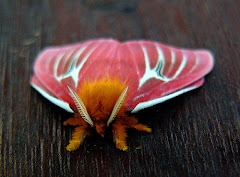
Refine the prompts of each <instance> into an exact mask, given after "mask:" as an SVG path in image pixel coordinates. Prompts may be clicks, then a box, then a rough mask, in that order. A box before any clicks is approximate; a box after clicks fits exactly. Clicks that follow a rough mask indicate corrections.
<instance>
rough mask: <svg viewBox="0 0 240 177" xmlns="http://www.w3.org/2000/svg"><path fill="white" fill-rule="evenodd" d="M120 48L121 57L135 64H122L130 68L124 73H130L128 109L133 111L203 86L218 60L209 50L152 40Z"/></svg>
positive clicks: (123, 68) (133, 42)
mask: <svg viewBox="0 0 240 177" xmlns="http://www.w3.org/2000/svg"><path fill="white" fill-rule="evenodd" d="M118 52H119V59H122V60H124V61H125V62H126V63H127V64H128V65H129V66H131V67H127V66H122V70H127V71H128V72H127V71H124V72H123V73H128V81H129V83H130V85H129V97H128V98H127V99H128V100H127V109H128V110H132V112H137V111H139V110H141V109H144V108H147V107H150V106H153V105H155V104H158V103H161V102H163V101H165V100H168V99H171V98H173V97H175V96H178V95H180V94H182V93H185V92H187V91H190V90H192V89H195V88H197V87H199V86H201V85H202V84H203V77H204V76H205V75H206V74H207V73H209V72H210V71H211V69H212V67H213V62H214V60H213V55H212V53H211V52H209V51H207V50H188V49H179V48H175V47H170V46H166V45H163V44H160V43H156V42H148V41H130V42H126V43H122V44H121V45H120V47H119V50H118ZM122 63H124V62H122ZM122 65H124V64H122Z"/></svg>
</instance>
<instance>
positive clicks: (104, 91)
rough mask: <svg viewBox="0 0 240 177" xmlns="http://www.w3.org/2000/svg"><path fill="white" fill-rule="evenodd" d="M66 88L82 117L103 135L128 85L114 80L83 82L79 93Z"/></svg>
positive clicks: (121, 101)
mask: <svg viewBox="0 0 240 177" xmlns="http://www.w3.org/2000/svg"><path fill="white" fill-rule="evenodd" d="M68 89H69V91H70V93H71V97H72V98H73V100H74V103H75V105H76V107H77V109H78V112H79V114H80V115H81V117H82V119H84V120H85V121H86V122H87V123H88V124H89V125H90V126H91V127H93V128H95V129H96V131H97V133H98V134H100V135H101V136H102V137H103V136H104V133H105V130H106V127H108V126H110V124H111V123H112V121H113V120H114V119H115V117H116V116H117V114H118V113H119V111H120V109H121V108H122V106H123V104H124V99H125V97H126V94H127V90H128V87H126V86H125V85H123V84H121V83H120V82H117V81H115V80H114V81H110V82H108V81H107V82H105V81H99V82H95V83H93V84H89V83H88V84H85V85H84V86H83V89H82V91H81V92H80V94H79V93H76V92H75V91H74V90H73V89H71V88H70V87H68ZM80 96H81V98H82V99H81V98H80Z"/></svg>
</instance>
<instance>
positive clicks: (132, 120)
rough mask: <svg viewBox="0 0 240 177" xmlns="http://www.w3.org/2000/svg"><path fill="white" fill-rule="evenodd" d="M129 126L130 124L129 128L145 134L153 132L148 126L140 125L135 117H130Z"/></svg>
mask: <svg viewBox="0 0 240 177" xmlns="http://www.w3.org/2000/svg"><path fill="white" fill-rule="evenodd" d="M127 124H128V128H134V129H136V130H138V131H145V132H151V131H152V129H151V128H149V127H148V126H146V125H143V124H139V123H138V120H137V119H136V118H134V117H128V121H127Z"/></svg>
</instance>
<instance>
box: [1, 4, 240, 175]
mask: <svg viewBox="0 0 240 177" xmlns="http://www.w3.org/2000/svg"><path fill="white" fill-rule="evenodd" d="M126 4H128V3H126ZM126 4H125V5H126ZM111 8H112V9H111ZM111 8H103V7H95V6H91V8H89V7H86V6H83V5H82V4H81V2H80V1H79V0H72V1H66V0H39V1H36V0H35V1H34V0H21V1H9V0H1V2H0V25H1V26H0V27H1V29H0V30H1V31H0V50H1V51H0V88H1V91H0V104H1V108H0V176H239V175H240V137H239V135H240V113H239V110H240V82H239V81H240V72H239V68H240V39H239V38H240V35H239V31H240V10H239V9H240V1H239V0H227V1H226V0H203V1H195V0H181V1H179V0H141V1H139V3H138V6H137V8H136V9H134V7H133V6H129V7H126V6H125V7H123V6H122V7H119V6H118V8H114V5H112V6H111ZM96 37H112V38H116V39H119V40H121V41H124V40H129V39H150V40H156V41H159V42H163V43H166V44H171V45H175V46H179V47H189V48H207V49H210V50H211V51H212V52H213V53H214V54H215V58H216V63H215V67H214V69H213V71H212V72H211V73H210V74H209V75H208V76H207V77H206V82H205V84H204V86H203V87H201V88H200V89H198V90H195V91H192V92H189V93H187V94H184V95H182V96H179V97H177V98H174V99H173V100H170V101H167V102H166V103H163V104H160V105H157V106H154V107H152V108H149V109H146V110H144V111H141V112H140V113H138V114H137V117H138V118H139V119H140V121H141V122H143V123H146V124H147V125H149V126H150V127H152V129H153V132H152V133H150V134H147V133H141V132H136V131H129V132H128V133H129V138H128V144H129V150H128V151H127V152H122V151H119V150H117V149H116V148H115V147H114V144H113V143H112V141H111V135H109V136H107V138H105V139H102V138H101V137H98V136H96V137H90V138H87V139H86V141H85V142H84V143H83V145H82V146H81V147H80V148H79V149H78V150H76V151H74V152H67V151H66V149H65V147H66V145H67V144H68V141H69V138H70V136H71V133H72V129H70V128H69V127H64V126H63V121H64V120H66V119H67V118H69V117H70V116H71V115H70V114H68V113H66V112H65V111H63V110H61V109H60V108H58V107H57V106H55V105H53V104H52V103H50V102H49V101H47V100H46V99H44V98H43V97H42V96H41V95H40V94H38V93H37V92H36V91H35V90H34V89H33V88H31V87H30V85H29V79H30V76H31V75H32V73H33V71H32V67H33V63H34V59H35V56H36V55H37V54H38V52H39V51H40V50H41V49H42V48H44V47H46V46H49V45H59V44H66V43H72V42H77V41H82V40H86V39H90V38H96Z"/></svg>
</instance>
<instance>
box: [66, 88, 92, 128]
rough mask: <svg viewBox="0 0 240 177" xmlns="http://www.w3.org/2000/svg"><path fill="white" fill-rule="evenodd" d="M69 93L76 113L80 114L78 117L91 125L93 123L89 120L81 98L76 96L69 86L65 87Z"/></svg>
mask: <svg viewBox="0 0 240 177" xmlns="http://www.w3.org/2000/svg"><path fill="white" fill-rule="evenodd" d="M67 87H68V89H69V91H70V92H71V97H72V99H73V101H74V103H75V105H76V107H77V109H78V112H79V113H80V115H81V116H82V118H83V119H84V120H85V121H86V122H87V123H89V124H90V125H93V121H92V120H91V118H90V116H89V114H88V112H87V109H86V107H85V106H84V104H83V102H82V100H81V98H80V97H79V96H78V94H77V93H76V92H75V91H74V90H72V89H71V88H70V87H69V86H67Z"/></svg>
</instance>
